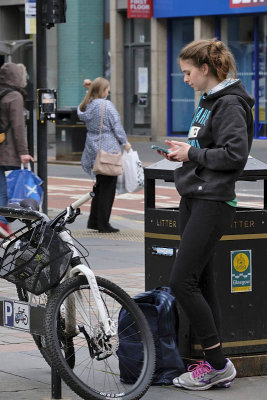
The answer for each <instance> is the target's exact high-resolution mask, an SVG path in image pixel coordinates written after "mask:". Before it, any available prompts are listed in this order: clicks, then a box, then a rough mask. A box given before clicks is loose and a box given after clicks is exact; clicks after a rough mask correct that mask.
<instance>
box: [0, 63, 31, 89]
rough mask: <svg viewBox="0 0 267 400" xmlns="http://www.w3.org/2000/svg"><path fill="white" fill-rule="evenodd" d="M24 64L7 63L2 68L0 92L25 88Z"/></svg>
mask: <svg viewBox="0 0 267 400" xmlns="http://www.w3.org/2000/svg"><path fill="white" fill-rule="evenodd" d="M23 74H24V71H23V66H22V64H15V63H5V64H3V65H2V67H1V68H0V90H4V89H7V88H16V89H21V88H23V87H24V86H25V84H24V79H23Z"/></svg>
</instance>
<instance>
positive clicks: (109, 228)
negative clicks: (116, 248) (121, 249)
mask: <svg viewBox="0 0 267 400" xmlns="http://www.w3.org/2000/svg"><path fill="white" fill-rule="evenodd" d="M119 231H120V230H119V229H117V228H113V226H111V225H108V226H107V227H106V228H103V229H99V230H98V232H99V233H116V232H119Z"/></svg>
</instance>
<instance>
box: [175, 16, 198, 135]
mask: <svg viewBox="0 0 267 400" xmlns="http://www.w3.org/2000/svg"><path fill="white" fill-rule="evenodd" d="M169 29H170V31H171V55H170V56H171V62H170V68H169V71H170V72H169V73H170V82H171V84H170V85H171V87H170V92H171V99H170V104H169V107H170V108H171V127H172V129H171V134H172V135H186V134H187V132H188V129H189V126H190V123H191V119H192V115H193V112H194V103H195V100H194V99H195V97H194V91H193V90H192V88H190V87H189V86H188V85H186V84H185V83H184V74H183V73H182V71H181V70H180V67H179V65H178V63H177V57H178V54H179V52H180V50H181V49H182V48H183V47H184V46H185V45H186V44H188V43H189V42H191V41H192V40H194V20H193V18H192V19H191V18H190V19H184V20H183V19H177V20H175V19H174V20H172V21H170V27H169Z"/></svg>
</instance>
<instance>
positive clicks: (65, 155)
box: [56, 107, 86, 161]
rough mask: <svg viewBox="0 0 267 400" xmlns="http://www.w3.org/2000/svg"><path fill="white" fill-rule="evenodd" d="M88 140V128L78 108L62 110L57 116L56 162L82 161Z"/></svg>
mask: <svg viewBox="0 0 267 400" xmlns="http://www.w3.org/2000/svg"><path fill="white" fill-rule="evenodd" d="M85 139H86V126H85V124H84V122H82V121H80V120H79V119H78V116H77V109H76V107H71V108H62V109H59V110H58V111H57V116H56V160H68V161H80V159H81V155H82V152H83V149H84V144H85Z"/></svg>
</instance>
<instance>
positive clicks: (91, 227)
mask: <svg viewBox="0 0 267 400" xmlns="http://www.w3.org/2000/svg"><path fill="white" fill-rule="evenodd" d="M87 229H94V230H95V231H98V227H97V225H95V224H89V222H88V224H87Z"/></svg>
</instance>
